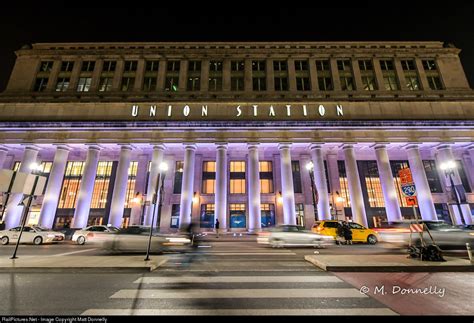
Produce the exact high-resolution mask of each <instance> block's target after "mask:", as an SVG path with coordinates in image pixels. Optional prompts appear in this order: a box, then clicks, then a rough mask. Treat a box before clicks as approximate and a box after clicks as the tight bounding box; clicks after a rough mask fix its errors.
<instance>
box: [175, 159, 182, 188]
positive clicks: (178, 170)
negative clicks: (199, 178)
mask: <svg viewBox="0 0 474 323" xmlns="http://www.w3.org/2000/svg"><path fill="white" fill-rule="evenodd" d="M183 169H184V162H183V161H177V162H176V168H175V171H174V185H173V193H174V194H181V185H182V183H183Z"/></svg>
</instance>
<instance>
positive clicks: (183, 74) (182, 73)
mask: <svg viewBox="0 0 474 323" xmlns="http://www.w3.org/2000/svg"><path fill="white" fill-rule="evenodd" d="M179 65H180V66H179V80H178V91H179V92H183V91H186V85H187V83H188V61H187V60H181V61H180V63H179Z"/></svg>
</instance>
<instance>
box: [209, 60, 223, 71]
mask: <svg viewBox="0 0 474 323" xmlns="http://www.w3.org/2000/svg"><path fill="white" fill-rule="evenodd" d="M209 72H222V62H221V61H210V62H209Z"/></svg>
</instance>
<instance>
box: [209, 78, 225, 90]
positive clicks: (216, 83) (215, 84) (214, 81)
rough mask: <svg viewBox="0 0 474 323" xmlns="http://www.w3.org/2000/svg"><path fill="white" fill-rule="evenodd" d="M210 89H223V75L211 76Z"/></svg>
mask: <svg viewBox="0 0 474 323" xmlns="http://www.w3.org/2000/svg"><path fill="white" fill-rule="evenodd" d="M209 91H222V77H210V78H209Z"/></svg>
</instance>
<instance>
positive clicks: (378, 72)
mask: <svg viewBox="0 0 474 323" xmlns="http://www.w3.org/2000/svg"><path fill="white" fill-rule="evenodd" d="M372 65H373V67H374V74H375V82H376V83H377V90H379V91H385V84H384V81H383V73H382V68H381V66H380V59H379V58H374V59H372Z"/></svg>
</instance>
